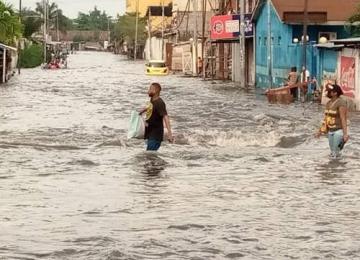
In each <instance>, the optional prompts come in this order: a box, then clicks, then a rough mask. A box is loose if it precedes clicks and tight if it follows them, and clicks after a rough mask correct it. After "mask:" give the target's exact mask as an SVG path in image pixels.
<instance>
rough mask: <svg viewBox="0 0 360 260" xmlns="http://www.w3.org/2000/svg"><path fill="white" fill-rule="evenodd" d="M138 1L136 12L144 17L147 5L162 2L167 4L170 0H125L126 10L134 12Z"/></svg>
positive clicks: (156, 4)
mask: <svg viewBox="0 0 360 260" xmlns="http://www.w3.org/2000/svg"><path fill="white" fill-rule="evenodd" d="M137 2H138V4H139V5H138V12H139V13H140V17H145V15H146V12H147V11H148V7H149V6H161V5H162V4H163V5H165V6H167V5H169V4H170V3H171V2H172V1H171V0H126V12H127V13H136V7H137Z"/></svg>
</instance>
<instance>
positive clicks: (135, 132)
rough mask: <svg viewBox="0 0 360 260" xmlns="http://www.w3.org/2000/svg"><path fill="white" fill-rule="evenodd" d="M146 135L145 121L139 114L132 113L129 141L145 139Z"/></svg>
mask: <svg viewBox="0 0 360 260" xmlns="http://www.w3.org/2000/svg"><path fill="white" fill-rule="evenodd" d="M144 135H145V121H144V118H143V117H142V116H141V115H139V113H138V112H136V111H132V112H131V116H130V123H129V130H128V135H127V137H128V139H131V138H139V139H142V138H144Z"/></svg>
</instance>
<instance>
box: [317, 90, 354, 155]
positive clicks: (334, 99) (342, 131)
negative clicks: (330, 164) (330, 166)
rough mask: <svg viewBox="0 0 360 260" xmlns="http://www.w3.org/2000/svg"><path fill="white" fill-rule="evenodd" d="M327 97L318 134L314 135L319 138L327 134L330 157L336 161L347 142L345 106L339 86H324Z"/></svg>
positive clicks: (346, 111)
mask: <svg viewBox="0 0 360 260" xmlns="http://www.w3.org/2000/svg"><path fill="white" fill-rule="evenodd" d="M326 92H327V97H328V98H329V99H330V101H329V102H328V103H327V104H326V109H325V118H324V121H323V123H322V126H321V128H320V130H319V132H318V133H317V134H316V136H317V137H320V136H321V135H322V134H327V135H328V138H329V146H330V152H331V153H330V157H331V158H333V159H337V158H339V157H340V152H341V150H342V148H343V147H344V144H345V143H346V142H347V141H349V138H350V137H349V134H348V126H347V119H348V118H347V114H348V110H347V104H346V101H345V100H344V99H343V98H342V97H341V96H342V95H343V91H342V89H341V87H340V86H339V85H336V84H334V85H332V84H328V85H327V86H326Z"/></svg>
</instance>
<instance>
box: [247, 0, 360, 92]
mask: <svg viewBox="0 0 360 260" xmlns="http://www.w3.org/2000/svg"><path fill="white" fill-rule="evenodd" d="M358 4H359V0H347V1H342V2H341V4H339V1H338V0H327V1H323V0H311V1H309V6H308V18H309V26H308V35H307V39H308V45H307V48H306V67H307V68H308V70H309V72H310V74H311V76H315V77H317V79H318V81H319V82H321V81H322V72H321V71H320V65H319V55H320V54H319V51H318V49H317V48H316V47H315V45H316V44H317V43H318V42H319V39H320V38H322V37H323V38H326V39H325V41H326V40H334V39H341V38H346V37H349V33H348V31H347V30H346V29H345V24H346V23H347V20H348V18H349V17H350V16H351V15H352V14H353V12H354V11H355V10H356V7H357V6H358ZM253 20H254V22H255V28H256V29H255V31H256V34H255V39H256V48H255V49H256V86H258V87H260V88H269V87H271V86H274V87H275V86H279V85H282V84H284V81H285V79H286V78H287V76H288V72H289V70H290V68H291V67H293V66H296V67H297V69H298V71H300V70H301V67H302V64H303V57H304V55H303V44H302V42H303V41H302V38H303V37H302V34H303V26H302V24H303V20H304V1H303V0H292V1H288V0H260V1H259V2H258V4H257V6H256V9H255V12H254V15H253ZM326 66H327V65H326Z"/></svg>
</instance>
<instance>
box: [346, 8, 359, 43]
mask: <svg viewBox="0 0 360 260" xmlns="http://www.w3.org/2000/svg"><path fill="white" fill-rule="evenodd" d="M348 22H349V26H348V28H349V30H350V33H351V34H352V35H353V36H355V37H356V36H360V5H359V6H358V7H357V9H356V11H355V13H354V14H353V15H352V16H351V17H350V18H349V20H348Z"/></svg>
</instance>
